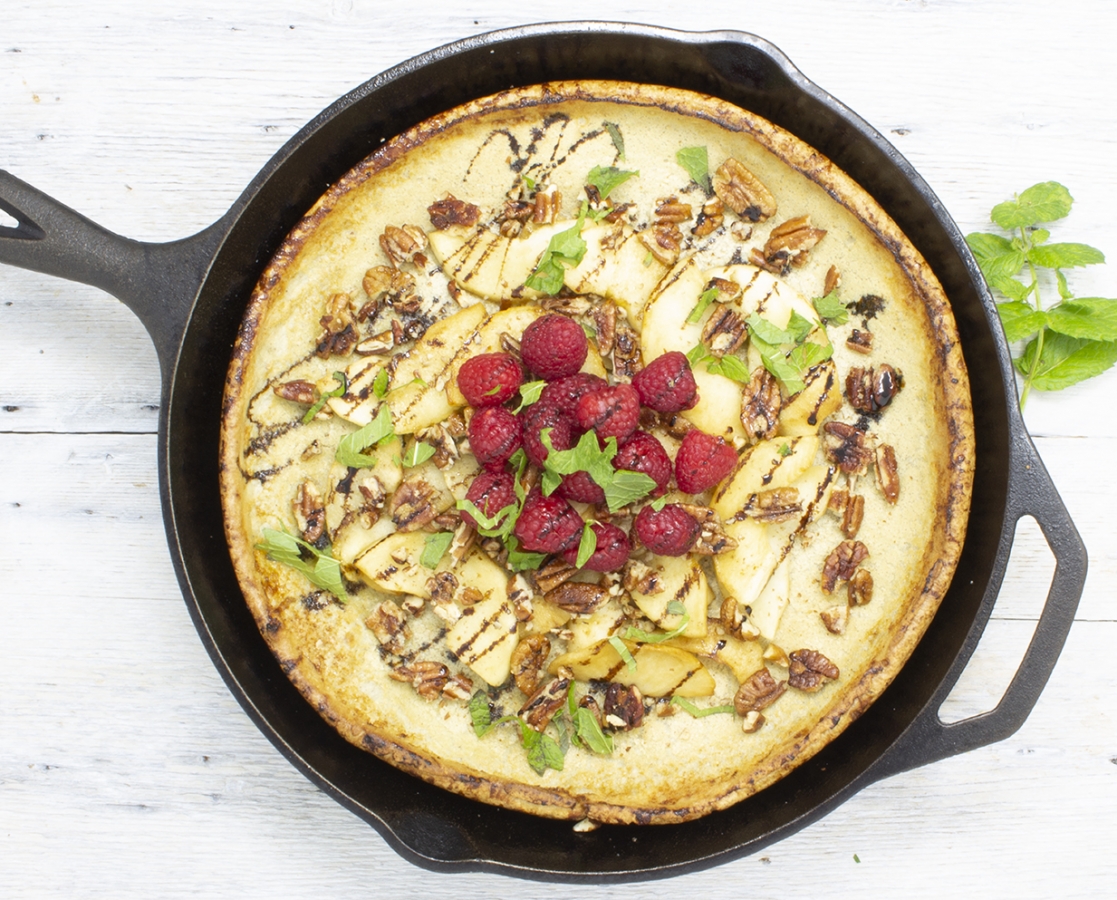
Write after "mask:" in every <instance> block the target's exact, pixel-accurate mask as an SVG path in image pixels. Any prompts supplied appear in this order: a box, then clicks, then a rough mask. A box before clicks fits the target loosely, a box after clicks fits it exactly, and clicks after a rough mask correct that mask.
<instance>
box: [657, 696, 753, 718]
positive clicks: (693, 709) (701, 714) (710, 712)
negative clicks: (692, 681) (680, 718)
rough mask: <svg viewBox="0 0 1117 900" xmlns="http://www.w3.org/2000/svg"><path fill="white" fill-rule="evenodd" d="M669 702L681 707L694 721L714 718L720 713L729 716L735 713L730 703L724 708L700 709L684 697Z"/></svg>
mask: <svg viewBox="0 0 1117 900" xmlns="http://www.w3.org/2000/svg"><path fill="white" fill-rule="evenodd" d="M671 702H672V703H674V704H676V705H678V706H681V707H682V708H683V709H685V710H686V711H687V712H688V713H690V714H691V715H692V716H694V718H696V719H704V718H706V716H716V715H720V714H722V713H729V714H730V715H732V714H733V713H735V712H736V711H737V710H736V708H734V706H733V704H732V703H730V704H727V705H725V706H707V707H706V708H705V709H703V708H701V707H698V706H695V705H694V704H693V703H691V702H690V701H689V700H687V699H686V697H672V698H671Z"/></svg>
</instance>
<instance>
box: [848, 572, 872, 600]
mask: <svg viewBox="0 0 1117 900" xmlns="http://www.w3.org/2000/svg"><path fill="white" fill-rule="evenodd" d="M846 590H847V592H848V593H849V605H850V606H864V605H865V604H866V603H868V602H869V601H870V600H872V599H873V576H872V574H871V573H870V572H869V570H868V569H860V568H859V569H858V570H857V571H856V572H854V573H853V575H852V577H851V578H850V579H849V584H848V585H847V587H846Z"/></svg>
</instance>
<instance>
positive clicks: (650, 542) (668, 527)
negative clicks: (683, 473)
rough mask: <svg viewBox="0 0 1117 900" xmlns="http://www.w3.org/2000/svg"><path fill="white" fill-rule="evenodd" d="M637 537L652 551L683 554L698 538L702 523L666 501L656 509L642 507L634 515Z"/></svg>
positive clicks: (666, 554) (669, 554)
mask: <svg viewBox="0 0 1117 900" xmlns="http://www.w3.org/2000/svg"><path fill="white" fill-rule="evenodd" d="M634 527H635V530H636V537H638V538H639V539H640V543H641V544H643V545H644V546H645V547H647V548H648V549H649V550H651V551H652V553H658V554H659V555H660V556H682V555H683V554H684V553H686V552H687V551H688V550H690V548H691V547H693V546H694V542H695V541H696V540H697V539H698V532H699V531H701V526H700V525H699V524H698V520H697V519H695V518H694V516H692V515H691V514H690V513H688V512H687V511H686V510H685V509H683V508H682V507H681V506H679V504H678V503H668V504H667V505H666V506H664V507H663V509H661V510H659V511H658V512H657V511H656V510H655V509H654V508H652V507H651V506H645V507H644V508H643V509H641V510H640V512H638V513H637V514H636V522H635V523H634Z"/></svg>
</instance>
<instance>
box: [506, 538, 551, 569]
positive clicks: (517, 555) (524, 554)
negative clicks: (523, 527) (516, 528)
mask: <svg viewBox="0 0 1117 900" xmlns="http://www.w3.org/2000/svg"><path fill="white" fill-rule="evenodd" d="M505 547H506V548H507V550H508V568H510V569H511V570H512V571H513V572H524V571H527V570H533V571H534V570H535V569H538V568H539V567H540V566H541V565H543V563H544V561H545V560H546V559H547V554H546V553H529V552H528V551H526V550H521V549H520V542H519V541H518V540H516V537H515V536H514V535H511V536H509V537H508V539H507V541H506V542H505Z"/></svg>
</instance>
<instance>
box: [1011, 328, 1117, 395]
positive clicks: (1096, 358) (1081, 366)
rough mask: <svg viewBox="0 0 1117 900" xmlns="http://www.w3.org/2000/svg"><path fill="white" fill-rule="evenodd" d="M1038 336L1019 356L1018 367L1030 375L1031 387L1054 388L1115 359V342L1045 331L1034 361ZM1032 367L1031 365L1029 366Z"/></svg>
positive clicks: (1098, 370)
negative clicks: (1044, 337) (1040, 349)
mask: <svg viewBox="0 0 1117 900" xmlns="http://www.w3.org/2000/svg"><path fill="white" fill-rule="evenodd" d="M1038 342H1039V339H1038V338H1033V339H1032V341H1031V342H1029V344H1028V346H1027V347H1025V348H1024V353H1023V355H1022V356H1021V358H1020V364H1021V365H1020V366H1018V368H1021V366H1022V367H1023V368H1022V369H1021V370H1022V371H1024V372H1027V373H1030V374H1031V383H1032V386H1033V387H1035V388H1037V389H1038V390H1041V391H1058V390H1062V389H1063V388H1065V387H1070V386H1071V385H1072V384H1078V382H1080V381H1085V380H1086V379H1087V378H1093V377H1094V376H1095V375H1100V374H1101V373H1102V372H1104V371H1106V369H1108V368H1110V367H1111V366H1112V365H1113V364H1114V363H1115V362H1117V341H1092V340H1082V339H1080V338H1072V337H1067V336H1066V335H1064V334H1057V333H1051V332H1049V333H1048V334H1047V335H1046V339H1045V340H1044V342H1043V349H1042V351H1041V352H1040V354H1039V359H1038V361H1037V360H1036V347H1037V345H1038ZM1033 366H1034V367H1033Z"/></svg>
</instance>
